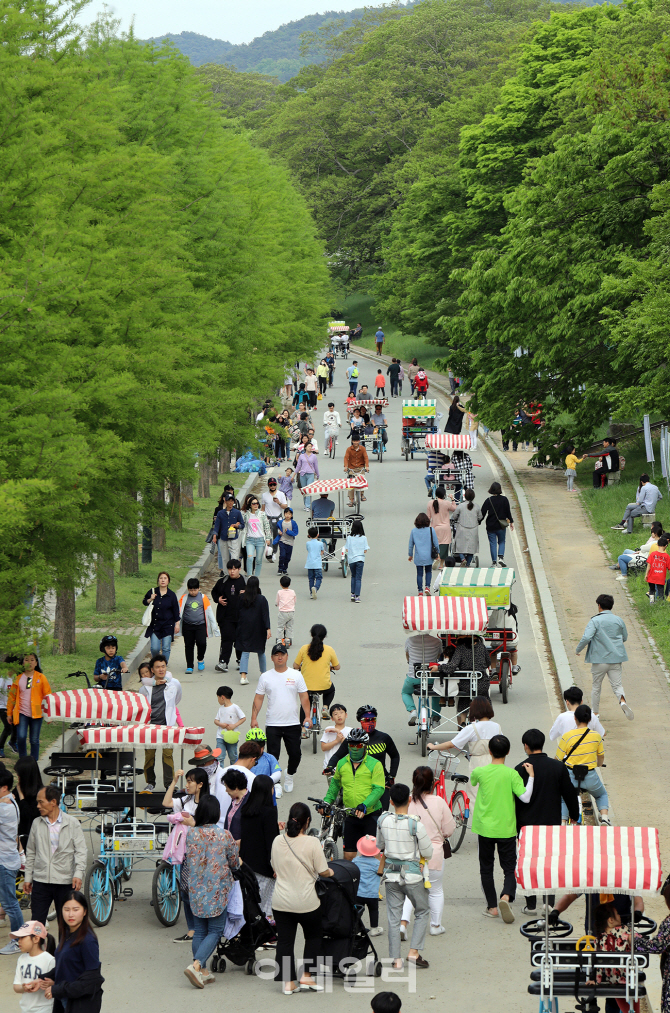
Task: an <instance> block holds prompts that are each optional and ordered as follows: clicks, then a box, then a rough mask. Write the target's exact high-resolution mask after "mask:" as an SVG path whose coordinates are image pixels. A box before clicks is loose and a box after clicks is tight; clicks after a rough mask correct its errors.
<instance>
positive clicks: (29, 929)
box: [9, 922, 47, 939]
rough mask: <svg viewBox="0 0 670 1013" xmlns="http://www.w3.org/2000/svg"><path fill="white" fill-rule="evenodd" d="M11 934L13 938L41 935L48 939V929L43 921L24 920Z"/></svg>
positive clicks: (42, 937)
mask: <svg viewBox="0 0 670 1013" xmlns="http://www.w3.org/2000/svg"><path fill="white" fill-rule="evenodd" d="M9 934H10V936H11V937H12V939H18V938H19V936H39V937H40V939H46V937H47V930H46V929H45V928H44V925H42V922H24V923H23V925H22V926H21V928H20V929H17V930H16V932H10V933H9Z"/></svg>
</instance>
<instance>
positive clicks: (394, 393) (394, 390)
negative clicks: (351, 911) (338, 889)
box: [373, 377, 398, 928]
mask: <svg viewBox="0 0 670 1013" xmlns="http://www.w3.org/2000/svg"><path fill="white" fill-rule="evenodd" d="M397 395H398V381H397V380H394V379H393V377H391V397H397ZM373 928H374V925H373Z"/></svg>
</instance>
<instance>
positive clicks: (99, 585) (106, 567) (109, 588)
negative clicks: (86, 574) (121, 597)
mask: <svg viewBox="0 0 670 1013" xmlns="http://www.w3.org/2000/svg"><path fill="white" fill-rule="evenodd" d="M95 572H96V577H97V580H96V587H95V611H96V612H116V590H115V588H114V564H113V563H108V562H107V561H106V560H104V559H103V558H102V556H99V557H98V559H97V561H96V564H95Z"/></svg>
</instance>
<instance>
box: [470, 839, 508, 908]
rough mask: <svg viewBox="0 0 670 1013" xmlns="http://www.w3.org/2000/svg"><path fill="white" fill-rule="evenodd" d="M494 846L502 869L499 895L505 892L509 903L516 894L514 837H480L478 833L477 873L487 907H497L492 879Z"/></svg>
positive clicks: (494, 855)
mask: <svg viewBox="0 0 670 1013" xmlns="http://www.w3.org/2000/svg"><path fill="white" fill-rule="evenodd" d="M496 847H497V848H498V861H499V862H500V866H501V868H502V871H503V876H504V879H503V888H502V890H501V891H500V896H501V897H502V895H503V894H507V896H508V897H509V899H510V903H511V902H512V901H513V900H514V897H515V894H516V880H515V878H514V870H515V868H516V837H482V836H481V834H480V835H479V875H480V877H481V880H482V890H483V891H484V896H485V897H486V906H487V907H498V898H497V897H496V887H495V883H494V881H493V866H494V864H495V857H496Z"/></svg>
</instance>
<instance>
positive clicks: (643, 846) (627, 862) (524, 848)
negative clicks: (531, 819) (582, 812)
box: [516, 824, 663, 894]
mask: <svg viewBox="0 0 670 1013" xmlns="http://www.w3.org/2000/svg"><path fill="white" fill-rule="evenodd" d="M516 880H517V883H518V884H519V889H520V890H521V891H522V892H523V893H525V894H529V893H557V892H560V891H561V890H566V891H568V892H572V891H579V892H580V893H637V894H641V893H658V891H659V889H660V888H661V885H662V881H663V880H662V874H661V856H660V851H659V845H658V830H656V828H655V827H587V826H578V825H574V826H573V825H572V824H571V825H570V826H565V827H523V828H522V830H521V834H520V835H519V854H518V858H517V866H516Z"/></svg>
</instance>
